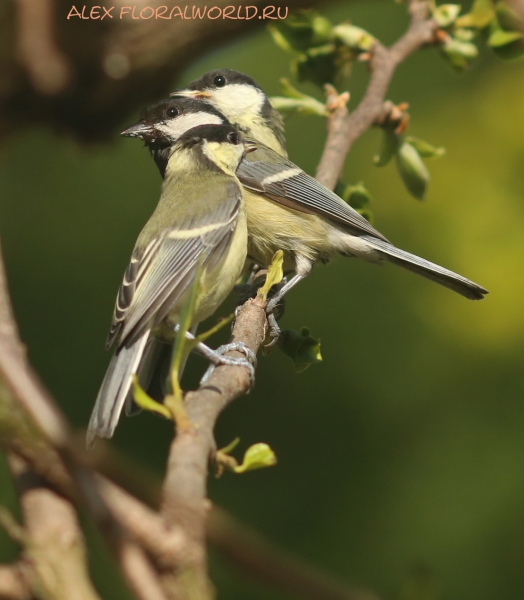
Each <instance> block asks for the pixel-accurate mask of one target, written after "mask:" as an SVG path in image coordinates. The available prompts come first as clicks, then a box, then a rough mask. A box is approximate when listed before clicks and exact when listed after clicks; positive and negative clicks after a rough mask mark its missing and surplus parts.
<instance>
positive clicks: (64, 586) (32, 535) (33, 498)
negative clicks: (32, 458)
mask: <svg viewBox="0 0 524 600" xmlns="http://www.w3.org/2000/svg"><path fill="white" fill-rule="evenodd" d="M8 465H9V469H10V471H11V474H12V475H13V477H14V479H15V481H16V487H17V490H18V495H19V499H20V507H21V511H22V517H23V523H24V537H26V538H27V539H26V541H25V543H24V548H23V555H24V558H25V561H26V562H27V563H28V565H30V568H31V576H30V578H29V581H30V583H31V584H32V585H31V587H32V589H33V591H34V592H35V595H38V596H40V595H41V596H43V597H50V598H51V597H52V598H53V600H70V599H71V598H75V600H76V599H78V600H100V596H99V595H98V594H97V592H96V591H95V589H94V587H93V585H92V583H91V579H90V578H89V573H88V570H87V560H86V550H85V542H84V536H83V534H82V531H81V529H80V524H79V522H78V519H77V516H76V512H75V509H74V507H73V506H72V505H71V503H70V502H69V501H68V500H66V499H65V498H63V497H60V496H59V495H58V494H57V493H56V492H54V491H52V490H50V489H48V488H47V486H46V485H45V482H44V481H43V480H42V479H41V478H40V477H39V476H37V475H35V473H34V472H33V471H32V470H31V469H30V468H29V466H28V464H27V463H26V462H25V461H24V460H23V459H21V458H20V457H19V456H17V455H16V454H13V453H9V454H8Z"/></svg>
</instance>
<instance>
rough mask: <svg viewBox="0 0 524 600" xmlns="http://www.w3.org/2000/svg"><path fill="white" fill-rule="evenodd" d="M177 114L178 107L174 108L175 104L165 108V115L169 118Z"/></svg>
mask: <svg viewBox="0 0 524 600" xmlns="http://www.w3.org/2000/svg"><path fill="white" fill-rule="evenodd" d="M177 115H178V108H176V107H175V106H170V107H169V108H168V109H167V110H166V117H169V118H170V119H172V118H173V117H176V116H177Z"/></svg>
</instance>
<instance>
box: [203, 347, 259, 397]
mask: <svg viewBox="0 0 524 600" xmlns="http://www.w3.org/2000/svg"><path fill="white" fill-rule="evenodd" d="M231 350H236V351H237V352H243V353H244V354H245V355H246V358H236V357H233V356H224V354H226V352H230V351H231ZM206 358H207V359H208V360H209V361H210V362H211V365H209V368H208V369H207V371H206V372H205V373H204V376H203V377H202V379H201V380H200V385H202V384H204V383H205V382H206V381H207V380H208V379H209V377H210V376H211V373H213V371H214V370H215V367H218V366H220V365H228V366H236V367H245V368H246V369H247V370H248V371H249V379H250V389H253V386H254V385H255V367H256V365H257V357H256V354H255V353H254V352H253V350H251V348H248V347H247V346H246V345H245V344H244V343H242V342H232V343H230V344H224V345H223V346H220V347H219V348H217V349H216V350H211V349H209V353H206Z"/></svg>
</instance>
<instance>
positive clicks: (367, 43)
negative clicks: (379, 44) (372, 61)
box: [333, 23, 375, 51]
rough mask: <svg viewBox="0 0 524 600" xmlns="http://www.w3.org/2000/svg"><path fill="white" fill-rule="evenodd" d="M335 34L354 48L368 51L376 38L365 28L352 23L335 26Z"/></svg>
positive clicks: (349, 46)
mask: <svg viewBox="0 0 524 600" xmlns="http://www.w3.org/2000/svg"><path fill="white" fill-rule="evenodd" d="M333 35H334V36H335V38H336V39H338V40H340V41H341V42H342V43H343V44H345V45H346V46H347V47H348V48H351V49H352V50H361V51H367V50H369V49H370V48H371V46H372V45H373V43H374V42H375V38H374V37H373V36H372V35H371V34H370V33H368V32H367V31H366V30H365V29H362V28H361V27H356V26H355V25H351V24H350V23H342V25H337V26H336V27H333Z"/></svg>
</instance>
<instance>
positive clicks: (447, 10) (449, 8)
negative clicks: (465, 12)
mask: <svg viewBox="0 0 524 600" xmlns="http://www.w3.org/2000/svg"><path fill="white" fill-rule="evenodd" d="M461 9H462V7H461V6H460V4H441V5H440V6H438V7H437V8H435V9H434V10H433V18H434V19H435V21H436V22H437V23H438V25H439V27H443V28H444V27H449V26H450V25H452V24H453V23H454V22H455V19H456V18H457V17H458V16H459V13H460V11H461Z"/></svg>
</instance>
